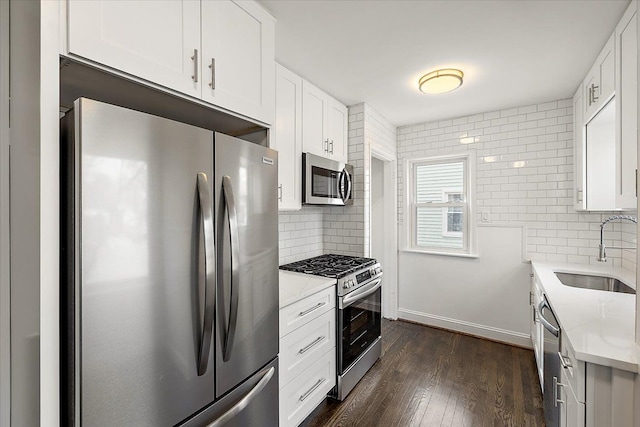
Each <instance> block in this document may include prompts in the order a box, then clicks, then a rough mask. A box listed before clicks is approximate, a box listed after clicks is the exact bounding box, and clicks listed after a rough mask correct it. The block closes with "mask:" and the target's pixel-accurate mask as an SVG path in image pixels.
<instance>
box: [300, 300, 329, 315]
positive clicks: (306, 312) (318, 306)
mask: <svg viewBox="0 0 640 427" xmlns="http://www.w3.org/2000/svg"><path fill="white" fill-rule="evenodd" d="M325 304H326V302H319V303H318V305H316V306H314V307H311V308H310V309H308V310H305V311H301V312H300V313H299V314H298V316H300V317H302V316H306V315H307V314H309V313H311V312H312V311H315V310H317V309H319V308H320V307H322V306H323V305H325Z"/></svg>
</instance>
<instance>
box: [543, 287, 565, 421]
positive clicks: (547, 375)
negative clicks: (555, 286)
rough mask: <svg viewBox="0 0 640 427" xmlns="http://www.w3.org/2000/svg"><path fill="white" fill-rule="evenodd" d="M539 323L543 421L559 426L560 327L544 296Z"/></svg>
mask: <svg viewBox="0 0 640 427" xmlns="http://www.w3.org/2000/svg"><path fill="white" fill-rule="evenodd" d="M538 313H539V319H540V323H542V325H543V326H544V339H543V344H542V347H543V354H544V356H543V360H544V362H543V370H544V374H543V378H544V381H543V382H544V387H543V394H542V400H543V402H544V419H545V423H546V426H547V427H559V426H560V407H559V406H558V381H559V378H560V359H559V358H558V352H559V351H560V338H561V334H560V325H559V323H558V320H557V319H556V316H555V315H554V313H553V310H552V309H551V305H549V302H548V301H547V296H546V295H544V296H543V298H542V301H540V304H539V305H538Z"/></svg>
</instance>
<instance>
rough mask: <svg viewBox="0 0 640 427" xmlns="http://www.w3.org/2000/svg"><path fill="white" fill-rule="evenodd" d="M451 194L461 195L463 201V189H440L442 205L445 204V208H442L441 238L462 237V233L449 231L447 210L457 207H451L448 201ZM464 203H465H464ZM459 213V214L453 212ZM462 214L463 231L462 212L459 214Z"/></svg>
mask: <svg viewBox="0 0 640 427" xmlns="http://www.w3.org/2000/svg"><path fill="white" fill-rule="evenodd" d="M451 194H461V195H462V198H463V199H464V189H461V188H443V189H442V203H446V204H447V207H445V208H442V236H443V237H464V230H463V231H449V209H451V208H455V207H458V206H453V205H451V202H449V201H448V198H449V195H451ZM465 203H466V202H465ZM453 213H459V212H453ZM461 213H462V214H463V216H462V218H463V229H464V211H463V212H461Z"/></svg>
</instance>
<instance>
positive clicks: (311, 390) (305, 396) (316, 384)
mask: <svg viewBox="0 0 640 427" xmlns="http://www.w3.org/2000/svg"><path fill="white" fill-rule="evenodd" d="M325 381H326V380H325V379H324V378H320V379H319V380H318V382H317V383H315V384H314V385H313V387H311V388H310V389H309V391H307V392H306V393H305V394H303V395H301V396H300V402H303V401H304V400H305V399H306V398H307V397H309V396H310V395H311V393H313V392H314V391H315V390H316V389H317V388H318V387H320V386H321V385H322V383H323V382H325Z"/></svg>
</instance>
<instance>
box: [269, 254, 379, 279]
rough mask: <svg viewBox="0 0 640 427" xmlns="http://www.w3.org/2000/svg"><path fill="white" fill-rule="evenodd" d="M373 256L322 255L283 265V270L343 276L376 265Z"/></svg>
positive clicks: (325, 275)
mask: <svg viewBox="0 0 640 427" xmlns="http://www.w3.org/2000/svg"><path fill="white" fill-rule="evenodd" d="M375 263H376V260H375V259H373V258H361V257H354V256H348V255H335V254H328V255H320V256H317V257H314V258H309V259H305V260H302V261H298V262H292V263H291V264H286V265H281V266H280V268H281V269H282V270H288V271H294V272H296V273H306V274H314V275H316V276H323V277H334V278H338V279H339V278H341V277H344V276H347V275H349V274H351V273H353V272H355V271H356V270H359V269H362V268H365V267H368V266H370V265H374V264H375Z"/></svg>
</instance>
